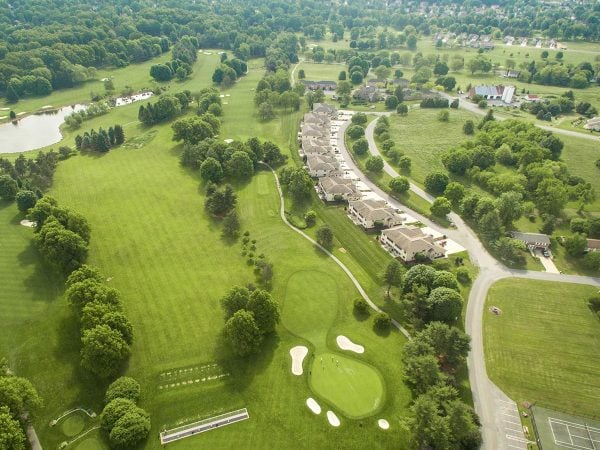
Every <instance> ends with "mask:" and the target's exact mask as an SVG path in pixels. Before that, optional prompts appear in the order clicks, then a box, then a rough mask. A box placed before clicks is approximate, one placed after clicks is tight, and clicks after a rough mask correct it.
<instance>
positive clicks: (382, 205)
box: [348, 199, 402, 229]
mask: <svg viewBox="0 0 600 450" xmlns="http://www.w3.org/2000/svg"><path fill="white" fill-rule="evenodd" d="M348 215H349V216H350V219H352V221H353V222H354V223H355V224H357V225H360V226H362V227H363V228H366V229H369V228H375V227H381V228H390V227H394V226H396V225H400V224H402V217H401V216H400V215H399V214H398V213H396V210H395V209H394V208H392V207H391V206H389V205H388V204H387V202H386V201H385V200H371V199H366V200H354V201H351V202H349V206H348Z"/></svg>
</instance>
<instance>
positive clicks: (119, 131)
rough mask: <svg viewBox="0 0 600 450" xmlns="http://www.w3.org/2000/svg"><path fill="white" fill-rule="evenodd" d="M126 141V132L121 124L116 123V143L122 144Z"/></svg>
mask: <svg viewBox="0 0 600 450" xmlns="http://www.w3.org/2000/svg"><path fill="white" fill-rule="evenodd" d="M123 142H125V132H124V131H123V127H122V126H121V125H115V145H121V144H122V143H123Z"/></svg>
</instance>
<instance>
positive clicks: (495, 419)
mask: <svg viewBox="0 0 600 450" xmlns="http://www.w3.org/2000/svg"><path fill="white" fill-rule="evenodd" d="M378 115H379V116H381V115H384V114H378ZM377 120H378V119H376V120H374V121H372V122H371V123H370V124H369V125H368V126H367V128H366V130H365V136H366V138H367V141H368V143H369V152H370V153H371V154H373V155H380V154H381V153H380V151H379V149H378V148H377V144H376V143H375V139H374V135H373V134H374V130H375V126H376V125H377ZM347 126H348V123H346V124H345V125H344V126H342V127H340V131H339V133H338V149H339V150H340V151H341V152H342V153H343V155H344V158H345V159H346V163H347V164H348V165H349V166H350V167H351V168H352V170H353V171H354V173H356V174H357V175H358V176H360V178H361V181H363V182H365V183H366V184H367V185H368V186H369V187H371V189H373V190H374V191H375V192H376V193H377V194H379V195H380V196H382V197H383V198H384V199H386V200H387V201H388V202H390V204H391V205H392V206H393V207H395V208H399V209H403V210H405V211H407V212H409V213H410V214H412V215H414V217H416V218H418V219H419V220H420V221H421V222H423V223H425V224H426V225H427V226H429V227H431V228H433V229H434V230H437V231H438V232H440V233H442V234H445V235H447V236H448V237H449V238H451V239H453V240H455V241H456V242H458V243H459V244H460V245H462V246H463V247H464V248H465V249H466V250H467V252H468V253H469V257H470V259H471V261H472V262H473V264H474V265H476V266H477V267H478V268H479V274H478V276H477V278H476V279H475V280H474V282H473V286H472V288H471V292H470V294H469V301H468V304H467V312H466V317H465V331H466V332H467V334H469V336H470V337H471V352H470V353H469V356H468V358H467V365H468V368H469V382H470V384H471V390H472V392H473V402H474V404H475V411H476V412H477V414H478V415H479V418H480V420H481V432H482V436H483V448H485V449H506V450H508V449H512V448H515V447H516V448H522V449H526V448H527V440H526V439H525V437H524V435H523V430H522V429H521V427H520V426H519V428H518V430H517V429H515V428H514V423H515V422H516V423H519V424H520V418H519V415H518V410H517V407H516V404H515V402H514V401H512V400H511V399H510V398H509V397H508V396H507V395H506V394H504V392H503V391H502V390H501V389H500V388H498V387H497V386H496V385H495V384H494V383H493V382H492V381H491V380H490V379H489V377H488V375H487V371H486V367H485V355H484V349H483V314H484V307H485V300H486V298H487V293H488V290H489V288H490V287H491V286H492V285H493V284H494V283H495V282H496V281H499V280H501V279H503V278H510V277H517V278H527V279H532V280H543V281H557V282H566V283H576V284H588V285H594V286H600V278H593V277H585V276H579V275H563V274H556V273H548V272H535V271H528V270H516V269H509V268H507V267H505V266H504V265H503V264H501V263H500V262H499V261H497V260H496V259H495V258H494V257H493V256H492V255H490V254H489V252H488V251H487V250H486V249H485V247H484V246H483V244H482V243H481V241H480V240H479V238H478V237H477V235H476V234H475V232H474V231H473V230H471V228H470V227H469V226H468V225H467V224H466V223H465V222H464V221H463V220H462V218H461V217H460V216H459V215H458V214H456V213H450V214H449V215H448V217H449V218H450V219H451V220H452V221H453V222H454V223H455V225H456V229H446V228H443V227H441V226H439V225H438V224H436V223H433V222H431V221H430V220H429V219H427V218H425V217H423V216H422V215H420V214H417V213H415V212H414V211H412V210H411V209H410V208H407V207H406V206H405V205H403V204H402V203H400V202H399V201H398V200H396V199H395V198H393V197H391V196H390V195H388V194H387V193H386V192H384V191H383V190H381V189H380V188H379V187H377V186H376V185H375V184H374V183H373V182H371V181H370V180H369V179H368V177H367V176H366V175H365V174H364V173H363V172H362V171H361V170H360V169H359V168H358V167H357V166H356V164H355V163H354V161H353V159H352V155H350V153H349V152H348V149H347V148H346V145H345V141H344V132H345V129H346V127H347ZM551 131H554V130H551ZM584 136H585V135H584ZM384 170H385V172H386V173H388V174H389V175H390V176H392V177H397V176H399V174H398V172H397V171H396V170H395V169H394V168H393V167H391V166H390V165H389V164H388V163H387V161H385V159H384ZM410 190H411V191H412V192H414V193H415V194H416V195H418V196H420V197H422V198H423V199H425V200H426V201H428V202H430V203H431V202H432V201H433V199H434V198H433V197H432V196H431V195H429V194H428V193H426V192H425V191H424V190H423V189H421V188H420V187H419V186H416V185H415V184H414V183H410ZM507 419H510V420H507Z"/></svg>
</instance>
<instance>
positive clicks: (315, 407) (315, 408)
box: [306, 397, 321, 414]
mask: <svg viewBox="0 0 600 450" xmlns="http://www.w3.org/2000/svg"><path fill="white" fill-rule="evenodd" d="M306 406H308V409H310V410H311V411H312V412H314V413H315V414H321V406H319V404H318V403H317V401H316V400H315V399H314V398H312V397H309V398H307V399H306Z"/></svg>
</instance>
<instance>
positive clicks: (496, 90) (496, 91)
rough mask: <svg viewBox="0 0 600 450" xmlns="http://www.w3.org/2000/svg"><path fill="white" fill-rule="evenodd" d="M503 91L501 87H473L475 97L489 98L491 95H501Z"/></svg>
mask: <svg viewBox="0 0 600 450" xmlns="http://www.w3.org/2000/svg"><path fill="white" fill-rule="evenodd" d="M503 90H504V89H503V88H502V86H475V95H481V96H482V97H484V96H488V97H489V96H491V95H502V91H503Z"/></svg>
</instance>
